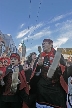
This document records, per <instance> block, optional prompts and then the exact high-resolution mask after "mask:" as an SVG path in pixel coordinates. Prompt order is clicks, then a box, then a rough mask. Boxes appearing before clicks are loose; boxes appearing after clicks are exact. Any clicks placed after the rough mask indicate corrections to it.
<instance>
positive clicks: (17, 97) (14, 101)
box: [1, 53, 28, 108]
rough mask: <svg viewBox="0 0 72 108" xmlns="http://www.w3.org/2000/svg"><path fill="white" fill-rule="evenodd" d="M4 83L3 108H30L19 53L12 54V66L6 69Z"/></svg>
mask: <svg viewBox="0 0 72 108" xmlns="http://www.w3.org/2000/svg"><path fill="white" fill-rule="evenodd" d="M17 76H18V77H17ZM4 83H5V86H4V90H3V95H2V101H1V108H28V105H27V104H28V91H27V83H26V78H25V74H24V70H23V67H22V65H20V56H19V54H17V53H12V54H11V56H10V65H9V66H8V67H7V68H6V72H5V77H4Z"/></svg>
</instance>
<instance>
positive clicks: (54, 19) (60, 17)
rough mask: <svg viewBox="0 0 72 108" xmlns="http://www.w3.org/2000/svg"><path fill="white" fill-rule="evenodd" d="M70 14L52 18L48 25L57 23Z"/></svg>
mask: <svg viewBox="0 0 72 108" xmlns="http://www.w3.org/2000/svg"><path fill="white" fill-rule="evenodd" d="M71 14H72V12H70V13H67V14H63V15H59V16H57V17H54V18H53V19H52V20H51V21H50V22H49V23H53V22H56V21H59V20H61V19H63V18H65V17H67V16H69V15H71Z"/></svg>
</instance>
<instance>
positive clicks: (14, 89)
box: [0, 39, 72, 108]
mask: <svg viewBox="0 0 72 108" xmlns="http://www.w3.org/2000/svg"><path fill="white" fill-rule="evenodd" d="M42 49H43V51H40V54H39V55H38V56H37V54H36V52H32V53H30V54H29V56H28V58H27V60H25V61H24V64H23V65H21V62H20V56H19V54H17V53H12V54H11V55H10V58H7V57H1V58H0V108H68V107H67V94H68V78H69V77H70V76H71V68H72V66H69V67H67V66H66V63H65V60H64V57H63V56H62V55H61V58H60V61H59V63H58V66H57V67H56V70H55V72H54V74H53V76H52V77H51V78H50V77H48V76H47V73H48V70H49V68H50V66H51V64H52V63H53V60H54V57H55V54H56V50H55V49H54V48H53V41H52V40H51V39H44V40H43V42H42ZM15 73H16V74H15ZM17 76H18V77H17Z"/></svg>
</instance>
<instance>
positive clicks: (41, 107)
mask: <svg viewBox="0 0 72 108" xmlns="http://www.w3.org/2000/svg"><path fill="white" fill-rule="evenodd" d="M36 108H54V107H51V106H47V105H40V104H38V103H36Z"/></svg>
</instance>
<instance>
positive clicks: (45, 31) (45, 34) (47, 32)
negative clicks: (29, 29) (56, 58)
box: [24, 27, 51, 40]
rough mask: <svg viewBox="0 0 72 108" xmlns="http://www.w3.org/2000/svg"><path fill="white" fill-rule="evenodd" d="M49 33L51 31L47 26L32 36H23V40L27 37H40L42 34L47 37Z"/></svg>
mask: <svg viewBox="0 0 72 108" xmlns="http://www.w3.org/2000/svg"><path fill="white" fill-rule="evenodd" d="M50 34H51V31H50V30H49V27H47V28H44V29H43V30H41V31H40V32H38V33H36V34H34V35H33V36H28V37H25V38H24V40H27V39H40V38H41V37H43V36H48V37H49V36H50Z"/></svg>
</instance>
